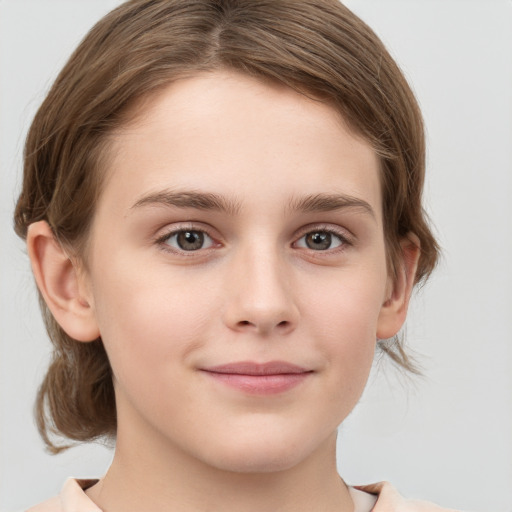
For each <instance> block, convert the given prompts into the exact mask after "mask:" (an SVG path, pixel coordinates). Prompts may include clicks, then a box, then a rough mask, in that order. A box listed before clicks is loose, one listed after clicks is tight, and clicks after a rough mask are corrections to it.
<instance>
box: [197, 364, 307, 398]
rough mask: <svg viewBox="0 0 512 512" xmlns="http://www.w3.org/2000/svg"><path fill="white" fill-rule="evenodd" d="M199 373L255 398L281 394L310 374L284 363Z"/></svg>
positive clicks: (224, 367)
mask: <svg viewBox="0 0 512 512" xmlns="http://www.w3.org/2000/svg"><path fill="white" fill-rule="evenodd" d="M202 371H203V372H205V373H206V374H207V375H209V376H210V377H212V378H213V379H215V380H217V381H219V382H222V383H223V384H226V385H227V386H230V387H232V388H235V389H238V390H240V391H243V392H246V393H250V394H255V395H271V394H276V393H283V392H285V391H288V390H289V389H292V388H294V387H295V386H298V385H299V384H300V383H301V382H303V381H304V379H306V378H307V377H308V376H310V375H311V374H312V373H313V372H312V371H311V370H306V369H305V368H301V367H300V366H296V365H294V364H290V363H286V362H284V361H271V362H269V363H263V364H259V363H253V362H251V361H241V362H237V363H229V364H224V365H219V366H212V367H208V368H203V369H202Z"/></svg>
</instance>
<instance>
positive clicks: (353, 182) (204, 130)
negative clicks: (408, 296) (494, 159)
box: [103, 71, 381, 212]
mask: <svg viewBox="0 0 512 512" xmlns="http://www.w3.org/2000/svg"><path fill="white" fill-rule="evenodd" d="M112 149H113V152H112V155H113V158H112V160H111V165H110V166H109V169H108V172H107V180H106V184H105V190H104V194H103V195H107V196H110V195H114V196H117V201H121V202H126V204H125V205H124V206H125V207H128V204H127V201H128V199H129V198H130V200H131V199H133V198H134V195H140V194H141V193H143V192H153V193H154V192H158V191H159V190H160V189H169V188H176V187H177V188H185V189H197V188H200V189H205V190H207V191H208V192H213V193H216V194H220V193H222V194H224V195H228V196H231V197H233V198H235V199H237V200H238V199H240V198H244V197H245V198H246V199H248V200H250V199H251V198H252V199H254V198H255V197H256V196H257V195H258V194H260V195H261V194H262V193H264V194H265V199H266V200H268V199H270V198H271V197H274V198H275V199H276V200H280V199H284V196H288V199H289V197H290V196H300V195H303V193H304V192H305V191H306V190H308V192H309V193H310V194H314V193H324V192H326V191H329V192H339V193H343V194H348V195H351V196H354V197H360V198H361V199H363V200H365V201H367V202H369V203H370V204H372V205H373V207H374V208H375V210H376V211H377V212H380V210H381V205H380V201H381V198H380V184H379V182H380V180H379V161H378V157H377V156H376V155H375V153H374V151H373V150H372V149H371V148H370V146H369V144H368V143H366V141H364V140H363V139H362V138H360V137H359V136H357V135H356V134H355V133H354V132H353V131H352V130H351V129H350V128H349V127H348V126H347V124H346V123H345V122H344V120H343V119H342V117H341V115H340V114H339V112H338V111H337V110H335V109H334V108H333V107H332V106H330V105H328V104H326V103H324V102H321V101H317V100H314V99H312V98H309V97H307V96H305V95H303V94H300V93H298V92H296V91H293V90H292V89H290V88H289V87H286V86H283V85H280V84H275V83H268V82H263V81H261V80H257V79H254V78H251V77H248V76H246V75H243V74H240V73H236V72H228V71H222V72H211V73H201V74H197V75H195V76H192V77H187V78H182V79H179V80H177V81H175V82H173V83H172V84H170V85H169V86H167V87H165V88H164V89H161V90H159V91H158V92H157V93H154V94H153V95H151V96H149V97H148V98H145V99H144V101H142V102H140V103H139V104H138V105H137V108H136V115H135V116H133V118H132V119H131V121H130V122H128V123H126V124H125V125H124V126H122V127H121V129H119V130H117V131H116V132H115V133H114V134H113V136H112ZM243 203H244V201H242V206H243Z"/></svg>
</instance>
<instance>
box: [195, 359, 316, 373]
mask: <svg viewBox="0 0 512 512" xmlns="http://www.w3.org/2000/svg"><path fill="white" fill-rule="evenodd" d="M202 370H204V371H207V372H211V373H226V374H235V375H286V374H291V373H307V372H310V371H311V370H307V369H306V368H302V367H301V366H297V365H295V364H292V363H287V362H286V361H270V362H268V363H255V362H252V361H239V362H234V363H227V364H221V365H217V366H209V367H207V368H202Z"/></svg>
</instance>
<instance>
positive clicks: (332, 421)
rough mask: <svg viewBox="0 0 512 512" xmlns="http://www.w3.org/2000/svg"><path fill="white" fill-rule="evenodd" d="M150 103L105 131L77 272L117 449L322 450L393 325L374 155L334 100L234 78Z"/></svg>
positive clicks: (280, 463)
mask: <svg viewBox="0 0 512 512" xmlns="http://www.w3.org/2000/svg"><path fill="white" fill-rule="evenodd" d="M144 109H145V110H144V113H143V115H142V116H141V117H139V118H138V119H137V121H135V122H133V123H132V124H131V125H130V126H128V127H126V128H125V129H123V130H122V131H121V132H119V133H118V134H116V136H115V141H114V155H115V157H114V161H113V164H112V167H111V168H110V169H109V170H108V175H107V179H106V181H105V185H104V189H103V191H102V195H101V198H100V200H99V203H98V207H97V211H96V215H95V218H94V222H93V226H92V231H91V235H90V236H91V239H90V252H89V256H90V257H89V259H88V265H87V273H86V274H85V276H84V277H83V279H84V281H83V283H82V285H81V286H82V288H83V289H84V290H85V291H84V295H85V296H86V299H87V302H88V304H89V305H90V306H91V308H92V311H93V314H94V322H96V323H97V326H98V330H99V333H100V334H101V337H102V339H103V342H104V344H105V347H106V350H107V352H108V355H109V358H110V362H111V365H112V368H113V372H114V376H115V389H116V400H117V408H118V423H119V432H118V443H119V446H121V445H122V443H125V444H126V443H131V444H134V443H141V445H140V446H144V447H145V448H144V450H149V451H151V450H155V452H156V451H159V450H160V451H161V450H164V451H165V450H166V449H169V450H171V452H172V451H173V450H176V449H177V448H179V450H181V452H182V453H185V454H187V455H191V456H193V457H194V458H195V459H197V460H200V461H202V462H206V463H207V464H210V465H213V466H216V467H221V468H226V469H231V470H237V471H269V470H276V469H283V468H286V467H290V466H292V465H294V464H296V463H297V462H299V461H301V460H305V459H306V458H307V457H309V456H310V455H313V454H315V453H319V451H321V450H324V449H325V450H330V449H331V448H332V446H333V443H334V440H335V432H336V428H337V426H338V424H339V423H340V422H341V421H342V420H343V419H344V418H345V417H346V416H347V415H348V413H349V412H350V411H351V409H352V408H353V407H354V405H355V403H356V401H357V400H358V398H359V396H360V394H361V392H362V390H363V388H364V385H365V383H366V379H367V375H368V372H369V369H370V366H371V363H372V358H373V354H374V346H375V340H376V336H379V331H380V330H385V329H386V328H387V327H386V326H387V325H388V324H389V318H388V317H389V312H388V311H387V309H386V308H387V304H388V302H386V301H387V299H388V298H389V296H390V293H391V282H390V279H389V278H388V273H387V269H386V255H385V245H384V235H383V223H382V214H381V209H382V208H381V194H380V187H379V163H378V159H377V157H376V156H375V154H374V152H373V151H372V150H371V149H370V147H369V146H368V145H367V144H366V143H365V142H364V141H362V140H361V139H359V138H356V137H355V136H354V135H353V134H352V133H351V131H350V130H349V129H347V128H346V127H345V126H344V125H343V123H342V122H341V121H340V118H339V116H338V114H337V113H336V112H335V111H334V110H333V109H332V108H331V107H329V106H326V105H325V104H322V103H320V102H314V101H313V100H310V99H308V98H306V97H304V96H302V95H299V94H298V93H295V92H293V91H292V90H290V89H287V88H284V87H279V86H274V85H266V84H263V83H261V82H259V81H256V80H254V79H251V78H248V77H245V76H243V75H238V74H235V73H227V72H223V73H214V74H209V75H205V74H203V75H198V76H196V77H194V78H187V79H183V80H179V81H177V82H175V83H174V84H173V85H171V86H170V87H168V88H167V89H165V90H163V91H162V92H160V93H158V95H157V96H155V97H153V98H152V99H151V101H149V103H147V104H145V106H144ZM187 233H188V234H187ZM383 304H384V306H383ZM384 324H386V326H385V325H384ZM384 334H386V333H384ZM381 335H382V333H381ZM382 337H383V336H382ZM240 362H242V363H247V362H249V363H251V364H249V365H239V366H237V363H240ZM269 362H280V363H278V364H277V365H276V366H275V367H269V368H267V370H268V371H269V372H270V373H271V374H273V375H271V376H261V375H260V376H254V375H252V376H248V375H240V374H247V373H252V372H254V370H255V368H256V369H257V367H256V366H254V365H257V364H265V363H269ZM281 363H283V364H281ZM224 365H228V366H227V367H224V368H222V366H224ZM232 365H234V366H232ZM286 365H293V366H290V367H287V366H286ZM218 367H220V373H215V371H216V370H219V368H218ZM260 368H261V367H260ZM290 368H293V370H291V369H290ZM232 371H234V372H237V373H238V375H229V374H228V373H226V372H232ZM291 371H298V372H299V373H298V374H297V373H295V374H292V375H289V374H288V375H276V374H280V373H282V372H284V373H288V372H291Z"/></svg>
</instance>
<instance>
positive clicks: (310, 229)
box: [155, 225, 353, 257]
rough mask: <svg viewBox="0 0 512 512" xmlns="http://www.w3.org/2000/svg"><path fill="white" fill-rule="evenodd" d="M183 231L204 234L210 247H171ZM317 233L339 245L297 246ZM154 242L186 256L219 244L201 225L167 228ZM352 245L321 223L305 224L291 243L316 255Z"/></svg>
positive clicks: (344, 237) (334, 251)
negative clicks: (332, 246)
mask: <svg viewBox="0 0 512 512" xmlns="http://www.w3.org/2000/svg"><path fill="white" fill-rule="evenodd" d="M185 232H191V233H202V234H203V235H206V236H207V237H208V238H209V239H210V240H211V241H212V245H211V246H210V247H206V248H203V247H201V248H199V249H197V250H189V251H187V250H186V249H180V248H175V247H171V246H170V245H169V240H170V239H171V238H173V237H174V236H178V235H179V234H180V233H185ZM317 233H322V234H328V235H330V236H334V237H336V238H337V239H338V240H339V245H338V246H336V247H334V248H328V249H325V250H315V249H311V248H309V247H297V244H298V242H299V241H300V240H302V239H303V238H304V237H306V236H307V235H311V234H317ZM155 243H156V244H157V245H159V246H160V247H161V249H162V250H163V251H166V252H170V253H172V254H180V255H183V256H186V257H193V256H195V255H197V253H199V252H201V253H203V252H204V251H208V250H210V249H212V248H215V246H219V245H221V244H220V242H217V241H216V240H215V237H214V236H212V235H211V234H210V233H209V232H208V230H206V229H204V228H203V227H197V226H193V225H190V226H183V227H179V228H174V229H172V230H169V231H168V232H166V233H165V234H163V235H162V236H160V237H158V238H157V239H156V240H155ZM352 245H353V242H352V241H351V239H350V237H348V236H347V235H346V234H345V233H341V232H340V231H339V230H336V229H333V228H332V227H330V226H322V225H320V226H318V225H317V226H306V227H305V228H304V229H303V230H302V231H301V234H300V236H299V237H297V238H296V240H295V242H293V244H292V246H295V247H297V248H298V249H301V250H302V249H303V250H307V251H310V252H312V253H316V255H318V256H320V255H321V254H322V253H324V254H325V253H327V254H333V253H338V252H342V251H344V250H345V249H347V248H348V247H350V246H352Z"/></svg>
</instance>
